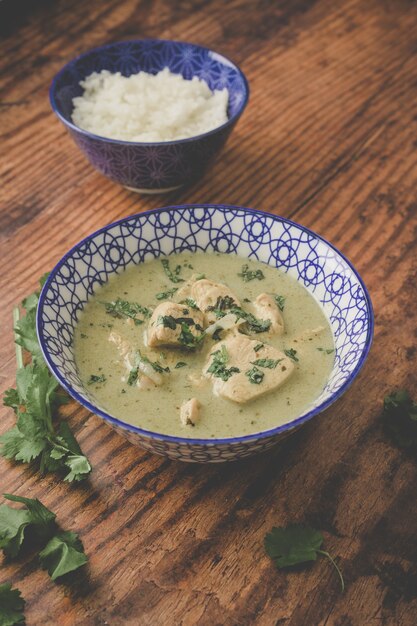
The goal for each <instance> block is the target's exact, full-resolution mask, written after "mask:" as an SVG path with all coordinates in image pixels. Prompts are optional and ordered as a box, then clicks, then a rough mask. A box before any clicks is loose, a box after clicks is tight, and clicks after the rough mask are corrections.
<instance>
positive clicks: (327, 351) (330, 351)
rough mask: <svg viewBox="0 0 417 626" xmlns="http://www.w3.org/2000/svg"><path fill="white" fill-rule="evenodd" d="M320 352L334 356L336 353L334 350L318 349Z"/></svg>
mask: <svg viewBox="0 0 417 626" xmlns="http://www.w3.org/2000/svg"><path fill="white" fill-rule="evenodd" d="M317 350H318V351H319V352H325V353H326V354H332V352H334V348H317Z"/></svg>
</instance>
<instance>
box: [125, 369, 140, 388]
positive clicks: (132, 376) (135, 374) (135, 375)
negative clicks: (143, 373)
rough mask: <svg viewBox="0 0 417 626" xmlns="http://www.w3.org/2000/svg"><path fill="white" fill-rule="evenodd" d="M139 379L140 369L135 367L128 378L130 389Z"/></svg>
mask: <svg viewBox="0 0 417 626" xmlns="http://www.w3.org/2000/svg"><path fill="white" fill-rule="evenodd" d="M138 378H139V367H134V368H132V369H131V370H130V373H129V376H128V378H127V384H128V385H130V387H134V386H135V385H136V383H137V381H138Z"/></svg>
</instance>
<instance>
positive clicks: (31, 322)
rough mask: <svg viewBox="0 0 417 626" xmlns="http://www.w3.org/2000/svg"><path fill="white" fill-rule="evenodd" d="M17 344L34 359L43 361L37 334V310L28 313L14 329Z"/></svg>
mask: <svg viewBox="0 0 417 626" xmlns="http://www.w3.org/2000/svg"><path fill="white" fill-rule="evenodd" d="M14 331H15V334H16V339H15V341H16V343H17V344H18V345H19V346H22V348H24V349H25V350H27V351H28V352H30V353H31V355H32V358H33V359H35V360H39V361H42V360H43V356H42V350H41V347H40V345H39V342H38V336H37V334H36V308H33V309H30V310H29V311H27V313H26V315H25V316H24V317H22V318H21V319H20V320H19V321H18V322H17V323H16V326H15V327H14Z"/></svg>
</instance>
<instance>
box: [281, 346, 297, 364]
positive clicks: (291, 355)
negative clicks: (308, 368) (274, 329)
mask: <svg viewBox="0 0 417 626" xmlns="http://www.w3.org/2000/svg"><path fill="white" fill-rule="evenodd" d="M284 354H285V355H286V356H287V357H289V358H290V359H291V360H292V361H299V359H298V357H297V356H295V355H296V354H297V350H294V349H293V348H289V349H288V350H284Z"/></svg>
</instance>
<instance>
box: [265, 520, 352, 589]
mask: <svg viewBox="0 0 417 626" xmlns="http://www.w3.org/2000/svg"><path fill="white" fill-rule="evenodd" d="M323 541H324V539H323V535H322V534H321V533H320V532H319V531H317V530H314V528H310V527H308V526H301V525H291V526H287V527H286V528H284V527H281V528H277V527H274V528H272V530H271V532H270V533H268V534H267V535H266V536H265V540H264V544H265V551H266V553H267V554H268V556H270V557H271V559H272V560H273V561H274V563H275V565H276V566H277V568H283V567H292V566H293V565H298V564H299V563H306V562H308V561H315V560H316V559H317V555H318V554H321V555H323V556H326V557H327V558H328V559H329V560H330V561H331V563H332V564H333V566H334V567H335V568H336V571H337V573H338V574H339V578H340V582H341V586H342V591H343V590H344V588H345V583H344V580H343V576H342V573H341V571H340V569H339V568H338V566H337V565H336V563H335V562H334V560H333V558H332V557H331V556H330V554H329V553H328V552H325V551H324V550H321V545H322V543H323Z"/></svg>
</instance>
